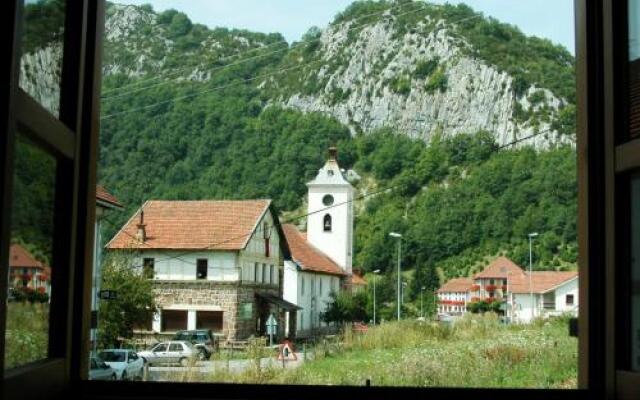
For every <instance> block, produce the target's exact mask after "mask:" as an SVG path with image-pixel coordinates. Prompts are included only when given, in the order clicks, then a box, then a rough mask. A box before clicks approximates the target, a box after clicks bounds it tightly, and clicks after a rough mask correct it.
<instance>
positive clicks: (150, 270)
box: [142, 258, 155, 278]
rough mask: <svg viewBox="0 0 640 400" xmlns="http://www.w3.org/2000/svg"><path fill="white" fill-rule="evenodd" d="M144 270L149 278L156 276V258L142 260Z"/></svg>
mask: <svg viewBox="0 0 640 400" xmlns="http://www.w3.org/2000/svg"><path fill="white" fill-rule="evenodd" d="M142 271H143V272H144V274H145V275H146V276H148V277H149V278H153V277H154V272H155V259H154V258H144V259H143V260H142Z"/></svg>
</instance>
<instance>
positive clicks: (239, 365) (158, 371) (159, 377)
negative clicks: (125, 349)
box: [147, 353, 310, 381]
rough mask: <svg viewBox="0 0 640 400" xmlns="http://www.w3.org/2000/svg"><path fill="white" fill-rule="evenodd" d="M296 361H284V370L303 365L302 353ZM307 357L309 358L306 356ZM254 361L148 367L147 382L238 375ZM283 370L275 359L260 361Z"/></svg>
mask: <svg viewBox="0 0 640 400" xmlns="http://www.w3.org/2000/svg"><path fill="white" fill-rule="evenodd" d="M296 356H298V359H297V360H296V361H286V362H285V365H284V368H287V369H288V368H298V367H299V366H300V365H302V364H304V353H296ZM307 357H310V355H308V356H307ZM253 363H254V360H247V359H244V360H229V361H226V360H224V361H198V362H196V365H195V366H191V367H181V366H177V365H176V366H153V367H149V372H148V378H147V380H149V381H167V380H172V379H177V375H179V374H180V373H189V374H194V375H196V374H201V375H211V374H213V373H214V372H215V371H227V370H228V371H229V372H231V373H233V374H238V373H241V372H243V371H245V370H246V369H247V368H249V367H251V366H253ZM269 366H271V367H273V368H283V366H282V361H278V360H277V359H276V358H275V357H269V358H262V359H260V367H261V368H267V367H269Z"/></svg>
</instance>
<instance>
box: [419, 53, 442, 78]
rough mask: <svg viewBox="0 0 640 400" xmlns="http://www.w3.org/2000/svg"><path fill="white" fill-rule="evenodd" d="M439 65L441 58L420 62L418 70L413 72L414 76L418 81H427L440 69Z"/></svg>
mask: <svg viewBox="0 0 640 400" xmlns="http://www.w3.org/2000/svg"><path fill="white" fill-rule="evenodd" d="M438 65H440V58H439V57H436V58H432V59H431V60H426V61H420V62H419V63H418V65H417V66H416V69H415V71H414V72H413V75H414V76H415V77H416V78H417V79H426V78H428V77H429V76H431V74H432V73H433V72H434V71H435V70H436V68H438Z"/></svg>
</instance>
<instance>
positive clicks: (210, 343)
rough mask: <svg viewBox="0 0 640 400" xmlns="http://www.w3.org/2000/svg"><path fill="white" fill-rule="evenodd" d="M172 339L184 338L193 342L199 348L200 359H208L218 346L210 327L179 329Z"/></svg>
mask: <svg viewBox="0 0 640 400" xmlns="http://www.w3.org/2000/svg"><path fill="white" fill-rule="evenodd" d="M172 340H184V341H187V342H190V343H192V344H193V346H194V347H195V348H196V349H197V350H198V358H199V359H200V360H208V359H209V357H211V354H212V353H213V352H214V351H215V350H216V349H217V348H218V342H217V340H216V337H215V335H214V334H213V333H212V332H211V330H210V329H196V330H187V331H178V332H176V334H175V336H174V337H173V339H172Z"/></svg>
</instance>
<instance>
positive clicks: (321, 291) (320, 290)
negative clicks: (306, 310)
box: [318, 278, 322, 296]
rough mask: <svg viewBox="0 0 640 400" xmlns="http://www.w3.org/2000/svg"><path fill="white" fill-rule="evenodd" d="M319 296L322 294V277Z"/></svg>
mask: <svg viewBox="0 0 640 400" xmlns="http://www.w3.org/2000/svg"><path fill="white" fill-rule="evenodd" d="M318 294H319V295H320V296H322V278H320V291H319V292H318Z"/></svg>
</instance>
